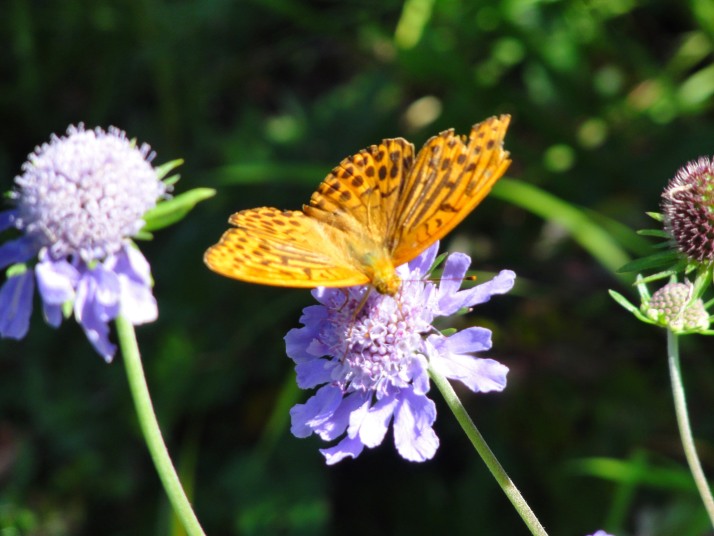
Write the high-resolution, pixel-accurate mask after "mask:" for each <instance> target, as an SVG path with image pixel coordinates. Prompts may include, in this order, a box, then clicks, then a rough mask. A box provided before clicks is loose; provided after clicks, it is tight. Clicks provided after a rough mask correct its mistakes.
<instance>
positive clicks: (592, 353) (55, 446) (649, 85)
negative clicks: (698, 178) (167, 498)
mask: <svg viewBox="0 0 714 536" xmlns="http://www.w3.org/2000/svg"><path fill="white" fill-rule="evenodd" d="M713 10H714V8H712V3H711V2H710V1H708V0H692V1H690V2H662V1H657V0H645V1H640V2H634V1H622V0H600V1H597V2H583V1H581V0H561V1H552V0H509V1H506V2H501V1H496V0H485V1H479V2H472V1H467V0H440V1H433V0H408V1H407V2H404V3H403V2H397V1H396V0H385V1H382V2H368V3H364V2H339V1H329V0H312V1H308V2H303V1H298V0H270V1H265V2H231V1H227V0H206V1H198V0H188V1H186V2H180V3H177V2H163V3H162V2H157V1H152V0H146V1H144V2H134V3H127V4H124V3H111V2H90V1H87V0H83V1H80V2H30V1H28V0H13V1H11V2H9V3H7V6H4V8H3V16H2V17H0V35H2V36H3V37H4V39H3V43H5V44H6V46H4V47H2V49H1V50H0V71H1V72H3V73H4V79H5V80H9V81H12V83H8V84H5V85H4V86H3V88H2V90H1V91H0V112H1V113H2V117H3V121H0V139H1V140H2V143H0V171H1V172H2V174H1V176H2V177H4V179H3V181H4V182H3V183H2V184H0V191H5V190H8V189H9V188H10V187H11V181H12V178H13V177H14V176H16V175H17V174H18V173H19V171H20V166H21V164H22V162H23V161H24V159H25V157H26V155H27V154H28V153H29V152H30V151H31V149H32V148H33V147H34V146H35V145H37V144H39V143H42V142H44V141H45V140H46V139H47V138H48V137H49V134H50V133H51V132H63V131H64V129H65V128H66V126H67V125H68V124H69V123H72V122H79V121H84V122H85V123H86V125H87V126H88V127H93V126H95V125H101V126H105V127H106V126H108V125H110V124H115V125H117V126H118V127H120V128H122V129H124V130H126V131H127V133H128V135H129V136H130V137H131V138H134V137H135V138H136V139H137V141H138V142H139V143H141V142H147V143H150V144H151V146H152V148H153V149H154V150H155V151H156V152H157V160H156V161H158V162H164V161H167V160H172V159H175V158H178V157H181V158H182V159H184V160H185V165H184V166H183V167H182V172H181V174H182V179H181V181H180V183H179V185H178V186H177V187H176V191H177V192H178V194H177V195H176V197H175V198H174V200H173V201H172V202H168V203H166V207H165V208H164V209H162V210H165V209H170V211H171V214H162V215H161V219H159V217H158V216H159V214H158V213H155V214H153V215H150V217H149V220H147V228H146V231H151V230H155V229H158V228H159V227H162V226H163V224H165V223H166V222H171V221H173V219H172V218H173V217H174V216H178V215H182V214H184V213H186V212H188V211H189V210H190V213H189V214H188V215H187V217H186V218H185V219H183V220H182V221H180V222H178V223H177V224H176V225H173V226H172V227H170V228H167V229H164V230H162V231H161V232H160V233H156V235H155V237H154V240H152V241H151V242H147V243H142V244H141V247H142V251H144V253H145V254H146V256H147V258H148V259H149V260H150V262H151V264H152V272H153V276H154V279H155V281H156V287H155V291H156V296H157V299H158V302H159V311H160V316H159V320H158V321H157V322H156V323H154V324H151V325H148V326H143V327H141V328H140V329H139V330H138V336H139V341H140V346H141V349H142V355H143V358H144V363H145V367H146V369H147V372H148V375H149V387H150V389H151V392H152V394H153V396H154V403H155V406H156V409H157V412H158V414H159V419H160V421H161V424H162V428H163V430H164V433H165V435H166V438H167V442H168V444H169V449H170V450H171V452H172V453H174V455H175V456H179V454H180V453H186V452H188V453H189V454H186V456H188V457H189V459H190V458H191V456H195V463H186V464H185V465H184V472H185V473H184V476H185V478H186V480H187V481H190V482H191V489H192V494H193V498H194V502H195V504H196V508H197V513H198V516H199V518H200V519H201V521H202V523H203V524H204V526H205V528H206V530H207V533H208V534H276V533H279V534H342V535H351V534H390V535H400V534H410V535H418V534H436V533H445V534H465V533H474V532H478V533H479V534H524V533H525V532H524V531H525V529H524V527H523V526H522V523H521V521H520V520H519V519H518V518H517V517H516V516H515V515H514V513H513V510H512V509H511V508H510V506H509V505H508V504H507V502H506V501H505V500H504V498H503V497H502V496H501V494H500V492H499V491H498V489H497V488H496V486H495V484H494V482H493V481H492V480H491V479H490V477H489V475H488V473H487V472H486V471H485V469H484V467H483V466H482V464H480V463H479V461H478V460H477V459H475V455H474V453H473V452H472V451H471V450H470V448H469V446H468V444H467V441H466V439H465V438H464V437H463V435H462V434H461V433H460V431H459V429H458V427H457V425H456V424H455V423H454V422H453V418H452V417H451V416H450V415H449V413H448V411H447V409H446V408H445V407H444V406H443V405H442V404H440V402H439V401H437V404H438V405H439V418H438V421H437V432H438V434H439V436H440V438H441V446H440V450H439V454H438V455H437V457H436V459H435V460H434V461H432V462H430V463H427V464H421V465H414V464H409V463H407V462H404V461H402V460H401V459H399V458H398V456H397V454H396V453H395V451H394V448H393V446H392V445H391V442H390V439H389V438H387V440H386V441H385V445H384V446H382V447H381V448H378V449H376V451H368V452H365V453H364V454H363V455H362V456H361V457H360V458H359V460H357V461H356V462H350V461H347V462H343V463H342V464H341V465H340V466H338V467H330V468H328V467H325V466H324V465H323V462H322V459H321V456H320V455H319V453H318V452H317V449H318V448H319V447H320V446H322V445H321V443H320V442H319V441H317V440H314V441H313V440H299V439H295V438H294V437H292V436H291V434H290V432H289V418H288V415H287V413H286V409H287V408H289V407H290V406H291V405H292V404H294V403H295V401H304V399H305V396H306V395H305V393H304V392H300V391H297V390H296V389H295V387H294V385H293V381H294V372H293V370H292V367H291V365H290V362H289V360H288V359H287V358H286V357H285V348H284V343H283V340H282V337H283V336H284V335H285V333H286V332H287V331H288V330H289V329H291V328H294V327H296V326H297V325H298V318H299V315H300V311H301V309H302V307H304V306H305V305H307V304H309V303H311V298H310V296H309V293H307V292H303V291H298V290H289V289H274V288H262V287H257V286H252V285H247V284H244V283H238V282H236V281H232V280H228V279H225V278H221V277H219V276H217V275H215V274H213V273H211V272H210V271H208V270H207V269H206V268H205V267H204V266H203V264H202V262H201V258H202V255H203V252H204V250H205V249H206V248H207V247H208V246H210V245H211V244H212V243H214V242H216V241H217V240H218V238H219V237H220V235H221V233H222V232H223V231H224V230H225V229H226V227H227V223H226V220H227V218H228V216H229V215H230V214H231V213H233V212H235V211H237V210H240V209H243V208H250V207H256V206H276V207H280V208H286V209H297V208H299V207H300V206H301V204H302V203H304V202H306V201H307V200H308V199H309V195H310V193H311V192H312V191H313V189H314V188H315V187H316V186H317V184H318V183H319V181H320V180H321V179H322V178H323V177H324V176H325V175H326V174H327V173H328V172H329V170H330V169H331V168H332V167H334V166H336V165H337V164H338V163H339V162H340V161H341V159H342V158H344V157H346V156H348V155H350V154H353V153H355V152H357V151H358V150H359V149H361V148H363V147H366V146H368V145H370V144H372V143H375V142H377V141H379V140H380V139H382V138H385V137H396V136H403V137H405V138H407V139H409V140H410V141H412V142H414V143H415V145H417V146H420V145H421V143H423V142H424V141H425V140H426V139H427V138H428V137H429V136H431V135H433V134H435V133H436V132H438V131H440V130H443V129H446V128H450V127H454V128H456V129H457V131H460V132H467V131H468V128H469V126H470V125H471V124H473V123H475V122H477V121H480V120H482V119H484V118H485V117H488V116H490V115H494V114H498V113H510V114H511V115H512V116H513V121H512V126H511V127H510V131H509V133H508V135H507V138H506V148H507V149H508V150H509V151H510V152H511V155H512V158H513V162H514V163H513V165H512V167H511V168H510V170H509V172H508V175H509V177H510V178H514V179H517V180H503V181H501V182H500V183H499V185H498V186H497V188H496V189H495V191H494V192H493V195H492V196H490V197H489V198H487V199H486V200H485V201H484V202H483V204H482V205H481V206H480V207H479V208H478V209H477V210H476V211H475V212H474V213H473V214H472V215H471V216H470V217H469V218H467V220H466V221H465V222H464V223H463V224H462V225H460V226H459V227H458V228H457V229H456V230H455V231H454V232H453V233H452V234H451V235H450V236H449V237H447V238H446V239H445V240H444V246H445V247H446V248H448V249H450V250H461V251H466V252H468V253H469V254H471V255H472V257H473V259H474V263H475V264H476V266H477V267H478V268H479V270H484V271H496V270H499V269H501V268H511V269H513V270H515V271H516V273H517V274H518V276H519V287H518V289H519V294H518V295H517V296H515V295H514V296H512V297H510V298H508V297H504V298H503V299H500V300H498V302H497V303H496V302H495V301H494V303H489V304H486V305H485V306H482V307H478V308H477V309H476V310H474V311H473V312H472V313H471V314H469V315H464V316H462V317H460V320H461V321H462V322H464V323H465V324H467V325H483V326H486V327H488V328H489V329H492V330H493V332H494V336H493V340H494V348H493V350H492V351H491V352H489V353H488V356H490V357H493V358H494V359H498V360H500V361H502V362H503V363H505V364H506V365H508V366H509V367H510V370H511V372H510V374H509V386H508V388H507V389H506V391H505V392H504V393H503V394H500V395H480V394H479V395H472V394H470V393H468V392H466V391H460V392H459V394H460V396H462V398H463V399H464V401H465V403H466V405H467V407H468V408H469V410H470V413H471V415H472V416H473V417H474V419H475V420H476V422H477V424H478V425H479V427H480V428H481V430H482V431H483V432H484V434H485V436H486V438H487V440H488V441H489V442H490V443H491V444H492V447H493V448H494V450H495V451H496V453H497V455H498V457H499V459H501V461H502V462H503V464H504V466H505V467H506V469H507V471H508V472H509V473H510V474H511V476H512V477H513V479H514V480H515V481H516V483H517V484H518V486H519V488H520V489H521V491H522V492H523V494H524V496H525V497H526V499H527V500H528V501H529V502H530V503H531V506H532V507H533V508H534V510H535V511H536V513H537V514H538V515H539V516H540V518H541V520H542V521H543V523H544V525H545V526H546V527H548V528H549V530H550V532H551V534H554V535H557V534H588V533H592V532H594V530H595V529H597V528H599V527H603V526H607V528H609V529H610V531H611V532H615V533H616V534H618V535H619V536H623V535H627V534H635V533H638V534H639V533H647V534H653V535H655V536H666V535H668V534H701V533H703V532H704V530H705V529H704V528H703V527H704V525H702V523H701V517H702V512H703V510H702V509H701V507H699V506H698V504H697V501H696V497H694V496H693V494H692V492H691V490H690V489H689V488H687V487H686V486H685V485H674V484H673V483H672V482H674V481H677V482H679V481H680V480H677V478H671V477H672V475H679V477H678V478H680V479H681V481H682V482H683V480H684V477H682V474H683V471H684V468H685V467H686V464H685V462H684V459H683V457H682V456H681V452H680V450H679V449H678V447H677V445H678V440H677V428H676V425H675V421H674V415H673V413H672V410H671V401H670V399H669V397H668V396H667V395H666V394H665V393H666V392H667V389H668V379H667V377H666V362H665V358H666V354H665V349H664V342H663V340H661V339H659V338H658V337H657V334H656V333H654V332H655V330H654V329H652V328H651V326H643V325H642V324H641V323H639V322H636V321H634V320H633V319H632V318H631V316H630V315H629V314H627V312H626V311H624V310H622V309H621V308H620V307H618V305H617V304H616V303H615V302H613V300H612V299H611V298H610V297H609V296H608V294H607V289H608V288H610V287H617V288H618V291H619V292H620V294H621V295H623V296H625V295H628V294H631V293H632V292H633V289H632V287H631V286H630V285H629V281H630V280H629V279H623V277H626V276H622V275H618V274H616V273H615V271H616V270H617V269H618V268H619V266H620V265H622V264H623V263H624V262H626V261H627V260H628V259H630V258H637V257H641V256H642V255H643V253H644V251H645V250H649V246H648V245H647V244H646V243H645V241H646V240H647V239H645V238H643V237H641V236H637V235H635V234H634V233H633V232H632V231H630V230H631V229H639V228H642V227H645V226H648V225H649V226H651V224H652V222H651V220H649V219H648V218H646V216H645V211H648V210H649V211H657V210H658V209H659V193H660V191H661V189H662V188H663V187H664V185H665V184H666V182H667V180H668V179H669V178H670V177H671V176H672V175H673V174H674V173H675V171H676V170H677V168H678V167H679V166H680V165H682V164H684V163H685V162H686V161H688V160H692V159H694V158H696V157H698V156H700V155H709V154H712V144H711V140H712V139H714V126H713V125H712V122H711V120H710V119H711V114H712V111H713V110H714V68H713V67H712V63H713V62H712V59H713V58H714V53H713V50H714V22H713V21H714V11H713ZM170 172H171V171H169V170H167V173H170ZM167 180H168V179H167ZM211 188H216V189H218V195H216V196H215V197H214V198H212V199H210V200H209V201H208V202H206V203H200V204H199V205H197V206H195V208H194V205H195V204H196V202H197V201H199V200H200V199H205V198H207V197H210V195H209V192H210V189H211ZM181 192H187V193H185V194H182V193H181ZM189 192H192V193H189ZM199 198H200V199H199ZM192 209H193V210H192ZM157 210H158V209H157ZM154 216H156V217H154ZM655 238H660V236H655ZM643 244H644V245H643ZM663 255H664V254H663ZM664 256H665V257H666V255H664ZM651 260H652V259H650V261H651ZM659 260H661V258H660V259H659ZM671 260H672V259H670V258H669V257H667V258H666V261H667V262H665V263H664V264H661V265H660V264H657V265H655V264H651V263H650V264H649V265H647V266H648V267H649V268H653V267H654V268H656V269H662V268H664V267H666V266H668V264H667V263H669V261H671ZM648 262H649V261H648ZM658 262H659V261H658ZM636 266H637V267H638V268H641V265H636ZM657 266H660V268H657ZM685 339H687V340H686V341H685V342H683V346H684V347H683V356H684V359H683V364H684V374H685V382H686V383H687V386H688V399H689V402H690V406H691V408H692V420H693V425H694V429H695V433H696V434H697V437H698V440H699V441H700V445H701V449H702V452H704V453H705V460H707V459H710V458H711V451H712V438H713V437H714V423H712V422H711V419H709V418H708V416H709V415H710V414H711V411H710V409H711V407H712V403H713V402H712V399H711V395H710V393H711V383H712V378H714V362H713V361H712V360H711V349H710V348H709V347H708V346H707V343H706V341H701V340H693V339H695V338H694V337H686V338H685ZM697 339H705V338H697ZM0 378H2V380H0V381H2V389H0V534H2V535H3V536H5V534H8V535H10V534H47V535H57V536H60V535H65V534H73V535H82V534H108V535H112V536H114V535H117V536H120V535H128V534H131V535H139V536H141V535H144V534H146V535H148V534H166V533H168V532H169V531H170V530H171V529H170V527H171V522H170V514H169V510H168V508H167V507H166V505H165V503H164V499H163V494H162V492H161V489H160V486H159V484H158V481H157V478H156V476H155V473H154V470H153V467H152V466H151V462H150V460H149V459H148V454H147V453H146V449H145V446H144V445H143V443H142V442H141V440H140V436H139V434H138V431H137V429H136V422H135V417H134V415H133V410H132V407H131V402H130V400H129V397H128V392H127V388H126V385H125V383H126V381H125V378H124V377H123V372H122V371H121V367H117V366H116V364H115V365H111V366H107V365H105V364H104V363H103V362H102V361H101V359H100V358H99V357H98V356H97V355H95V354H94V353H93V351H92V350H91V348H90V347H89V344H88V343H87V342H86V340H85V338H84V337H83V334H82V333H81V332H80V330H79V329H78V328H77V326H76V325H73V324H72V323H65V325H63V326H62V327H61V328H59V329H58V330H52V329H50V328H48V327H47V326H46V325H44V323H43V322H42V321H41V319H40V313H39V311H35V315H34V321H33V325H32V327H31V331H30V335H29V336H28V337H27V338H26V339H25V340H23V341H12V340H2V341H0ZM435 398H436V397H435ZM633 449H642V450H643V451H644V452H646V453H647V462H646V464H645V469H641V468H640V469H638V470H639V471H640V472H639V473H636V475H639V476H638V477H637V478H638V480H635V481H634V483H633V480H632V479H633V478H634V477H633V476H632V475H633V472H634V469H633V464H634V463H635V462H634V461H631V460H630V459H629V458H630V454H629V453H630V452H632V450H633ZM603 458H604V459H605V460H603ZM583 459H591V461H592V460H595V461H597V462H598V463H591V464H590V465H581V466H580V467H579V469H580V470H581V471H584V472H581V473H579V474H576V473H574V472H573V471H572V470H563V468H566V469H568V468H570V466H569V462H571V461H572V460H583ZM598 460H599V461H598ZM608 460H609V462H608V463H603V461H608ZM618 460H619V461H618ZM610 462H612V463H610ZM709 466H711V464H709ZM603 467H604V468H605V469H607V471H605V469H603ZM638 467H639V466H638ZM598 468H599V470H596V469H598ZM650 469H651V474H652V476H651V479H659V480H661V481H662V482H665V484H663V485H659V484H656V483H653V482H652V480H647V479H645V476H646V475H647V474H648V472H649V470H650ZM709 472H710V473H711V471H710V470H709ZM585 473H587V477H584V476H582V475H583V474H585ZM663 475H664V476H663ZM665 477H667V478H665ZM627 479H630V480H627ZM626 486H629V487H627V489H624V488H625V487H626ZM685 488H686V489H685ZM623 489H624V491H623ZM108 520H109V521H108ZM606 522H607V523H608V524H607V525H605V523H606ZM673 527H674V528H673ZM13 531H14V532H13Z"/></svg>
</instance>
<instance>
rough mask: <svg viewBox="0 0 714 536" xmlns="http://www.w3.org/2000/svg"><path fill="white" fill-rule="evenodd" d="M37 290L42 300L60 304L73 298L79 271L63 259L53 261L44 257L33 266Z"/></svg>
mask: <svg viewBox="0 0 714 536" xmlns="http://www.w3.org/2000/svg"><path fill="white" fill-rule="evenodd" d="M35 274H36V275H37V290H38V291H39V292H40V296H41V297H42V301H43V302H45V303H47V304H51V305H62V304H63V303H65V302H67V301H69V300H73V299H74V290H75V288H76V287H77V283H78V282H79V271H78V270H77V269H76V268H75V267H74V266H72V265H71V264H70V263H69V262H67V261H66V260H64V259H61V260H57V261H54V260H52V259H50V258H49V256H48V257H46V258H45V259H44V260H42V261H41V262H39V263H37V265H36V266H35Z"/></svg>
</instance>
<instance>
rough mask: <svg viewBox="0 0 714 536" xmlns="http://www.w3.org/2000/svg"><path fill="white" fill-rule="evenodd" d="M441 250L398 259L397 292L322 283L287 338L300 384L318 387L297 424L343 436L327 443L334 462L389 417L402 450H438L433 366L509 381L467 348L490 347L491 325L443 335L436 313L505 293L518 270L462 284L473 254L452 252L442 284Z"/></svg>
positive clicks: (489, 387)
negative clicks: (435, 274)
mask: <svg viewBox="0 0 714 536" xmlns="http://www.w3.org/2000/svg"><path fill="white" fill-rule="evenodd" d="M437 249H438V244H437V245H434V246H433V247H432V248H430V249H428V250H427V251H426V252H424V253H423V254H422V255H420V256H419V257H417V258H416V259H415V260H413V261H412V262H410V263H409V265H408V266H407V265H404V266H401V267H400V268H398V273H399V275H400V277H401V278H402V281H403V284H402V287H401V289H400V291H399V292H398V293H397V295H396V296H395V297H390V296H384V295H381V294H378V293H376V292H371V291H370V289H369V287H366V286H358V287H351V288H348V289H325V288H319V289H316V290H315V291H314V292H313V295H314V296H315V298H316V299H317V300H318V301H319V302H320V305H313V306H310V307H307V308H306V309H305V310H304V311H303V316H302V318H301V319H300V321H301V322H302V324H303V325H304V327H302V328H298V329H293V330H291V331H290V332H289V333H288V334H287V336H286V337H285V341H286V346H287V354H288V356H289V357H290V358H292V359H293V361H295V365H296V366H295V369H296V372H297V382H298V386H299V387H301V388H303V389H310V388H315V387H317V388H318V390H317V392H316V394H315V395H314V396H313V397H312V398H310V399H309V400H308V401H307V403H306V404H298V405H296V406H295V407H294V408H293V409H292V410H291V412H290V413H291V417H292V428H291V430H292V433H293V434H294V435H295V436H296V437H307V436H309V435H311V434H313V433H315V434H317V435H318V436H320V437H321V438H322V439H323V440H326V441H334V440H336V439H338V438H340V437H342V439H341V440H340V441H339V442H338V443H337V445H335V446H333V447H330V448H326V449H323V450H321V452H322V453H323V455H324V456H325V458H326V460H327V463H328V464H333V463H336V462H338V461H340V460H342V459H344V458H345V457H352V458H354V457H356V456H358V455H359V454H360V453H361V452H362V450H363V449H364V447H365V446H366V447H370V448H371V447H375V446H377V445H379V444H381V442H382V440H383V439H384V437H385V435H386V433H387V431H388V429H389V425H390V423H392V424H393V430H394V442H395V445H396V447H397V451H398V452H399V453H400V455H401V456H402V457H403V458H405V459H407V460H411V461H424V460H427V459H430V458H432V457H433V456H434V454H435V452H436V449H437V448H438V445H439V440H438V437H437V436H436V434H435V433H434V430H433V429H432V425H433V423H434V420H435V419H436V408H435V406H434V403H433V401H432V400H430V399H429V398H428V397H427V392H428V391H429V376H428V367H429V366H431V367H433V368H435V369H436V370H438V371H439V372H441V373H442V374H444V375H445V376H446V377H448V378H451V379H457V380H460V381H462V382H463V383H464V384H466V385H467V387H469V388H470V389H471V390H473V391H474V392H488V391H500V390H502V389H504V388H505V386H506V373H507V372H508V369H507V368H506V367H505V366H504V365H502V364H500V363H498V362H496V361H494V360H492V359H480V358H476V357H474V356H472V355H470V353H472V352H479V351H484V350H488V349H489V348H490V347H491V332H490V331H489V330H487V329H484V328H479V327H471V328H467V329H465V330H463V331H461V332H458V333H454V334H452V335H450V336H446V335H443V334H441V333H440V332H439V331H437V330H436V329H435V328H434V327H433V326H432V322H433V320H434V319H435V318H436V317H437V316H446V315H451V314H454V313H456V312H457V311H460V310H462V309H463V308H468V307H473V306H474V305H477V304H479V303H484V302H486V301H488V300H489V299H490V297H491V296H492V295H494V294H501V293H504V292H507V291H508V290H509V289H510V288H511V287H512V286H513V282H514V278H515V274H514V273H513V272H510V271H507V270H506V271H503V272H501V273H500V274H498V275H497V276H496V277H495V278H494V279H493V280H492V281H490V282H488V283H485V284H483V285H479V286H477V287H474V288H471V289H468V290H464V291H459V288H460V286H461V282H462V280H463V277H464V275H465V274H466V271H467V269H468V267H469V264H470V262H471V261H470V259H469V258H468V257H467V256H466V255H463V254H458V253H457V254H453V255H451V256H450V257H449V258H448V259H447V261H446V263H445V266H444V273H443V279H442V281H441V283H440V284H439V285H438V286H437V285H436V284H434V283H432V282H429V281H426V280H425V277H426V276H427V274H428V273H429V270H430V268H431V266H432V263H433V262H434V259H435V257H436V252H437Z"/></svg>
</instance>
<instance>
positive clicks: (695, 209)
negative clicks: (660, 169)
mask: <svg viewBox="0 0 714 536" xmlns="http://www.w3.org/2000/svg"><path fill="white" fill-rule="evenodd" d="M662 212H663V214H664V223H665V228H666V230H667V232H668V233H670V234H671V235H672V238H673V239H674V241H675V242H676V245H677V248H678V249H679V251H681V252H682V253H683V254H684V255H685V256H686V257H687V258H689V259H691V260H694V261H698V262H711V261H712V260H714V164H713V163H712V161H711V159H709V158H706V157H702V158H700V159H699V160H697V161H693V162H689V163H687V164H686V165H685V166H684V167H683V168H681V169H680V170H679V171H678V172H677V174H676V175H675V176H674V178H673V179H672V180H671V181H670V182H669V184H668V185H667V187H666V188H665V190H664V192H663V193H662Z"/></svg>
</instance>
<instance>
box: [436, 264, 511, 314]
mask: <svg viewBox="0 0 714 536" xmlns="http://www.w3.org/2000/svg"><path fill="white" fill-rule="evenodd" d="M515 279H516V274H515V273H514V272H513V271H511V270H501V271H500V272H499V273H498V274H497V275H496V276H495V277H494V278H493V279H491V280H490V281H487V282H486V283H482V284H480V285H477V286H475V287H473V288H470V289H468V290H462V291H460V292H456V293H454V294H445V293H442V295H441V297H440V299H439V314H440V315H451V314H454V313H455V312H457V311H458V310H459V309H461V308H463V307H473V306H474V305H479V304H481V303H486V302H487V301H488V300H490V299H491V296H493V295H494V294H504V293H506V292H508V291H509V290H511V288H513V283H514V282H515ZM443 283H445V282H444V281H442V284H443ZM446 288H450V287H448V286H447V287H446Z"/></svg>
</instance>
